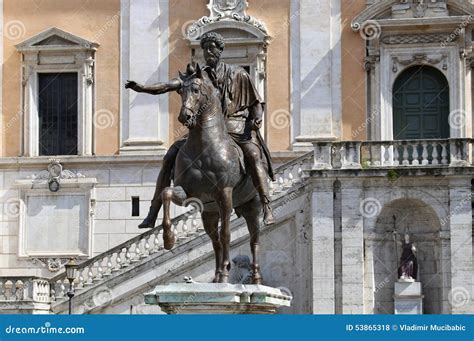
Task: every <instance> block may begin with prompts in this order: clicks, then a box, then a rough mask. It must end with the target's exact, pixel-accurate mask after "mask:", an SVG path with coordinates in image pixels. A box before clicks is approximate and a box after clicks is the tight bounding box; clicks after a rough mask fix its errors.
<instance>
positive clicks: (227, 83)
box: [173, 62, 274, 178]
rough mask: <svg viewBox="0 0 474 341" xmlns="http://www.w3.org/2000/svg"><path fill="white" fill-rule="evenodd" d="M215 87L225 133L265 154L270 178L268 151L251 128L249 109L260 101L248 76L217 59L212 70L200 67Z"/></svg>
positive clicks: (270, 167) (183, 140)
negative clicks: (223, 117)
mask: <svg viewBox="0 0 474 341" xmlns="http://www.w3.org/2000/svg"><path fill="white" fill-rule="evenodd" d="M203 69H204V70H205V71H206V72H207V74H208V75H209V78H210V79H211V80H212V81H213V83H214V85H215V86H217V88H218V89H219V92H220V95H221V105H222V112H223V114H224V116H225V119H226V127H227V131H228V133H229V135H230V136H231V137H232V138H233V140H234V141H235V142H237V144H239V145H242V144H245V143H250V142H252V143H254V144H256V145H257V146H258V147H259V148H260V150H261V151H262V153H263V155H264V156H265V160H264V161H266V164H267V166H268V174H269V176H270V178H274V176H273V169H272V163H271V157H270V152H269V151H268V149H267V147H266V145H265V143H264V142H263V139H262V138H261V136H260V133H259V132H258V131H254V130H252V125H253V117H250V110H249V109H250V108H251V107H252V106H254V105H257V104H258V103H261V104H262V106H263V104H264V103H263V101H262V98H261V97H260V95H259V94H258V92H257V90H256V89H255V86H254V85H253V82H252V80H251V79H250V75H249V74H248V73H247V71H245V69H243V68H242V67H240V66H238V65H230V64H226V63H222V62H220V63H219V64H218V65H217V67H216V68H215V69H213V68H211V67H209V66H205V67H204V68H203ZM185 141H186V136H183V138H181V139H179V140H178V141H176V142H175V143H174V144H173V146H174V147H176V148H177V149H179V148H180V147H181V146H182V145H183V144H184V142H185Z"/></svg>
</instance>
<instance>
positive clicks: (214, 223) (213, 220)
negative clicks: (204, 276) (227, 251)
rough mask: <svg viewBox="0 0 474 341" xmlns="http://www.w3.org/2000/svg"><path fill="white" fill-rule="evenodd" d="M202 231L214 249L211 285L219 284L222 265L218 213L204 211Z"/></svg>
mask: <svg viewBox="0 0 474 341" xmlns="http://www.w3.org/2000/svg"><path fill="white" fill-rule="evenodd" d="M201 218H202V223H203V225H204V230H205V231H206V233H207V235H208V236H209V238H211V241H212V248H213V249H214V256H215V259H216V271H215V276H214V279H213V280H212V282H213V283H217V282H219V278H220V274H221V263H222V244H221V241H220V239H219V213H218V212H207V211H204V212H202V214H201Z"/></svg>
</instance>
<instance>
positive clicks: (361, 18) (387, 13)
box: [351, 0, 474, 31]
mask: <svg viewBox="0 0 474 341" xmlns="http://www.w3.org/2000/svg"><path fill="white" fill-rule="evenodd" d="M473 13H474V5H473V4H472V3H470V2H469V0H383V1H374V2H373V3H372V4H370V5H369V6H367V8H366V9H365V10H363V11H362V12H361V13H360V14H359V15H358V16H357V17H355V18H354V19H353V20H352V23H351V26H352V29H353V30H354V31H358V30H360V29H361V27H362V26H363V25H364V23H366V22H367V21H369V20H375V21H382V22H383V21H384V20H386V19H392V20H393V19H399V20H401V21H403V19H422V18H423V20H418V22H419V23H420V24H424V25H427V24H429V23H430V21H431V20H426V19H429V18H433V21H434V22H436V21H437V22H438V23H439V20H436V19H435V18H440V17H458V18H457V19H458V20H461V22H462V21H463V20H465V18H464V19H463V18H459V17H465V16H467V17H469V16H472V14H473ZM455 21H456V19H455ZM394 24H398V25H399V24H400V22H397V23H395V22H394ZM412 24H415V23H414V22H413V20H412Z"/></svg>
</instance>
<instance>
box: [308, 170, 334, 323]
mask: <svg viewBox="0 0 474 341" xmlns="http://www.w3.org/2000/svg"><path fill="white" fill-rule="evenodd" d="M333 183H334V181H333V180H321V179H318V180H317V181H315V183H314V192H313V195H312V200H311V208H312V217H313V221H312V226H313V235H312V249H313V261H312V266H313V281H312V283H313V314H334V313H335V296H334V295H335V290H334V199H333V198H334V193H333Z"/></svg>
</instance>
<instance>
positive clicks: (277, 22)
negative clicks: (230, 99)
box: [169, 0, 290, 151]
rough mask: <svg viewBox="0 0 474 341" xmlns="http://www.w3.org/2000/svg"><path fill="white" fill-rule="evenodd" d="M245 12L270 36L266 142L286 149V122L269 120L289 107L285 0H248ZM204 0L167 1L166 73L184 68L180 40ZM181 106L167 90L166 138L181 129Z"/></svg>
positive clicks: (202, 12) (183, 48) (203, 12)
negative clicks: (259, 23)
mask: <svg viewBox="0 0 474 341" xmlns="http://www.w3.org/2000/svg"><path fill="white" fill-rule="evenodd" d="M248 3H249V8H248V12H247V13H248V14H249V15H251V16H254V17H256V18H258V19H260V20H261V21H263V22H264V23H265V24H266V26H267V29H268V32H269V33H270V35H271V36H273V37H274V39H273V41H272V43H271V44H270V46H269V47H268V59H267V86H268V88H267V96H268V97H267V123H266V127H267V137H268V138H267V141H268V142H267V143H268V145H269V147H270V149H271V150H272V151H283V150H287V149H288V148H289V146H290V126H289V125H286V126H285V127H284V128H282V129H278V128H279V127H277V128H275V127H273V126H272V125H271V124H270V121H271V120H270V115H271V114H272V113H273V112H276V111H278V110H285V111H287V112H289V110H290V98H289V97H290V59H289V55H290V51H289V26H290V25H289V24H285V23H287V22H288V20H289V12H290V1H289V0H279V1H271V0H258V1H257V0H250V1H248ZM207 4H208V1H207V0H175V1H170V8H169V22H170V57H169V58H170V59H169V69H170V77H176V75H177V70H184V69H185V68H186V64H187V63H188V62H189V61H190V54H191V53H190V49H189V47H187V45H186V43H185V41H184V40H183V32H185V28H186V27H187V26H188V25H189V24H190V23H191V22H192V21H195V20H198V19H199V18H200V17H202V16H205V15H206V16H207V15H209V11H208V10H207V8H206V5H207ZM180 106H181V99H180V97H179V96H178V95H177V94H175V93H173V94H170V116H171V117H170V131H169V139H170V141H174V140H176V138H177V137H179V136H181V135H182V134H183V132H184V130H183V129H182V128H181V124H180V123H179V122H178V120H177V116H178V115H177V114H178V112H179V108H180Z"/></svg>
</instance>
